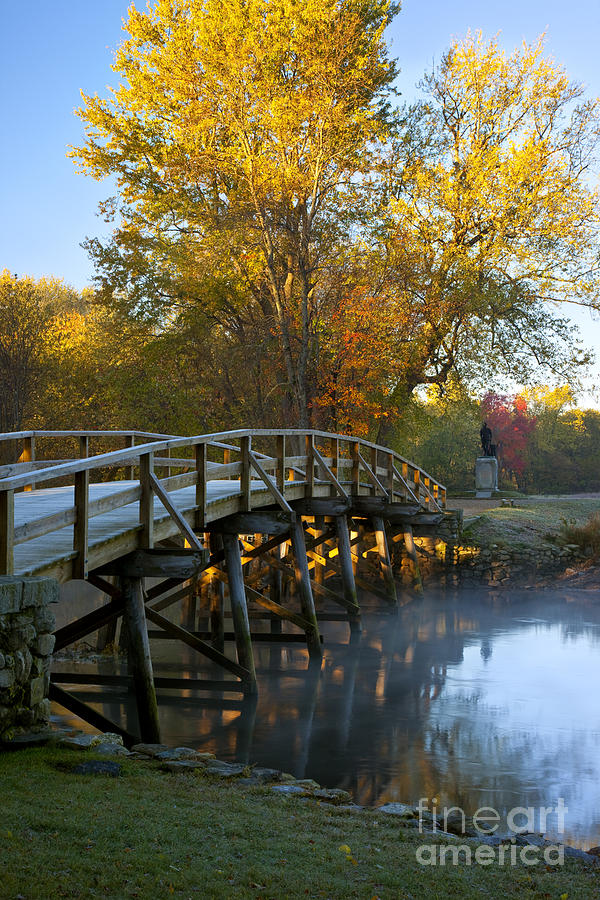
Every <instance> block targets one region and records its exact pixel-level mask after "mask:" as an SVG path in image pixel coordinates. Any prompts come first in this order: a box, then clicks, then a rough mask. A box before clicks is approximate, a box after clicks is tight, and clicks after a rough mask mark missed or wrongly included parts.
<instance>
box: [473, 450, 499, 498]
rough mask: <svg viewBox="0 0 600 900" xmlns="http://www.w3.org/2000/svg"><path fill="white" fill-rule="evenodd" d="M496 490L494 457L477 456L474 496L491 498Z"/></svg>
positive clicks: (496, 463)
mask: <svg viewBox="0 0 600 900" xmlns="http://www.w3.org/2000/svg"><path fill="white" fill-rule="evenodd" d="M497 490H498V460H497V459H496V457H495V456H478V457H477V459H476V461H475V496H476V497H491V496H492V492H493V491H497Z"/></svg>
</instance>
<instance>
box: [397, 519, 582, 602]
mask: <svg viewBox="0 0 600 900" xmlns="http://www.w3.org/2000/svg"><path fill="white" fill-rule="evenodd" d="M460 512H461V511H460V510H457V511H456V513H454V514H450V515H448V514H447V515H446V516H445V517H444V521H443V522H442V523H441V524H440V525H439V526H435V527H434V528H432V529H428V530H427V531H425V529H422V530H421V533H419V531H418V530H417V529H416V528H415V535H414V537H415V545H416V547H417V553H418V559H419V568H420V570H421V576H422V578H423V581H424V582H426V583H430V584H434V583H437V584H439V585H440V586H442V585H459V584H469V583H474V584H486V585H489V586H491V587H495V586H497V585H500V584H506V583H508V582H514V583H517V582H518V583H523V584H525V583H533V582H535V581H536V580H537V579H538V578H539V577H540V576H542V575H549V574H552V573H554V572H561V571H564V570H565V569H566V568H568V567H569V566H570V565H572V564H573V563H575V562H577V561H578V560H581V559H582V558H583V554H582V553H581V550H580V548H579V547H577V546H576V545H575V544H566V545H565V546H562V547H561V546H556V545H553V544H548V545H547V546H545V547H543V548H542V549H539V548H537V549H535V550H531V549H529V548H526V547H514V548H512V549H507V548H505V547H500V546H499V545H497V544H491V545H490V546H489V547H476V546H472V545H467V544H462V543H461V532H462V516H461V515H460ZM393 548H394V549H393V562H394V570H395V573H396V577H397V579H398V580H399V581H400V582H402V583H403V584H405V585H407V586H410V585H411V584H412V583H413V570H412V563H411V560H410V558H409V557H408V556H407V554H406V551H405V548H404V544H403V542H402V541H401V540H400V541H397V542H396V543H394V545H393Z"/></svg>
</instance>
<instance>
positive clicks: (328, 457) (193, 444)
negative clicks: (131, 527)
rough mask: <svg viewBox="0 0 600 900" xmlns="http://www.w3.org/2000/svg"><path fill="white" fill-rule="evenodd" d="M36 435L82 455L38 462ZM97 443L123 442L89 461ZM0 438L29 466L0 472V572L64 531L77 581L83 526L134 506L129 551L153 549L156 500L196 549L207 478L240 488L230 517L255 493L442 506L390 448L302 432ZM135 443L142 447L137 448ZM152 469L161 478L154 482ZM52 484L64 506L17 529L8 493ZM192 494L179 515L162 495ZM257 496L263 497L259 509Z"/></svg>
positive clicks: (82, 566) (423, 476)
mask: <svg viewBox="0 0 600 900" xmlns="http://www.w3.org/2000/svg"><path fill="white" fill-rule="evenodd" d="M41 437H43V438H46V439H52V438H60V439H65V438H69V439H76V440H78V441H79V442H80V443H79V446H80V454H81V455H80V457H79V458H77V459H69V460H42V461H37V460H36V459H35V454H34V449H33V448H35V441H36V439H38V438H41ZM99 437H100V438H102V439H107V438H113V439H118V440H124V441H125V443H126V446H125V447H124V448H122V449H119V450H114V451H110V452H105V453H99V454H96V455H89V448H90V443H89V442H90V440H92V439H96V438H99ZM2 440H13V441H15V440H22V441H23V442H24V450H27V448H29V458H24V459H23V458H22V459H21V460H20V462H17V463H15V464H12V465H9V466H3V467H0V574H11V573H12V572H13V570H14V549H15V547H17V546H19V545H20V544H25V543H28V542H31V541H34V540H36V539H37V538H40V537H43V536H44V535H46V534H49V533H51V532H54V531H57V530H59V529H62V528H67V527H72V529H73V551H72V554H71V566H72V569H71V575H70V577H73V578H85V577H86V575H87V571H88V565H89V563H90V559H89V547H88V527H89V522H90V520H91V519H92V518H94V517H96V516H100V515H102V514H104V513H107V512H110V511H113V510H116V509H119V508H121V507H124V506H128V505H130V504H132V503H138V504H139V524H138V526H137V529H136V545H137V546H138V547H152V546H153V544H154V540H155V533H154V532H155V529H154V519H155V515H154V498H155V497H157V498H158V499H159V500H160V501H161V503H162V505H163V506H164V508H165V510H166V511H167V513H168V516H169V517H170V518H171V520H172V522H171V525H172V526H174V527H175V530H178V531H180V532H181V533H182V534H183V535H184V536H185V537H186V539H188V540H189V541H190V542H191V543H192V545H193V544H194V541H195V542H196V544H197V543H198V538H197V537H195V534H197V533H198V532H202V530H203V526H204V525H205V524H206V523H207V521H208V520H209V518H210V510H209V508H208V506H209V497H208V485H209V483H210V482H211V481H215V480H220V481H223V480H225V481H235V482H238V484H237V485H236V487H235V488H234V490H233V491H232V495H233V497H234V501H235V502H234V504H233V505H234V507H235V510H234V511H236V512H248V511H249V510H251V509H252V505H253V495H254V496H255V497H256V496H257V494H258V493H259V492H260V491H262V492H263V499H261V501H260V504H261V505H264V504H265V502H272V503H274V504H276V505H278V506H279V507H280V508H282V509H288V510H289V509H291V507H290V505H289V500H290V499H297V498H298V497H315V496H318V497H323V496H336V495H337V496H340V497H345V498H350V497H351V496H353V495H367V496H380V497H385V498H387V500H388V501H390V502H396V503H398V502H400V503H408V504H412V505H416V506H417V507H419V508H422V509H424V510H439V509H443V508H444V507H445V504H446V491H445V488H444V487H443V485H441V484H439V483H438V482H437V481H436V480H435V479H434V478H432V477H431V476H430V475H428V474H427V473H426V472H424V471H423V470H422V469H421V468H419V467H418V466H416V465H415V464H414V463H411V462H410V461H409V460H406V459H404V458H403V457H401V456H400V455H399V454H397V453H395V452H394V451H392V450H390V449H389V448H386V447H381V446H378V445H377V444H374V443H371V442H369V441H365V440H363V439H362V438H357V437H353V436H349V435H340V434H330V433H327V432H321V431H314V430H309V431H307V430H301V429H285V430H268V429H252V430H235V431H226V432H220V433H214V434H208V435H196V436H193V437H174V436H164V435H158V434H153V433H147V432H133V431H132V432H91V431H90V432H47V431H45V432H33V431H32V432H19V433H15V434H10V435H0V441H2ZM138 440H142V441H143V443H140V444H136V441H138ZM259 448H260V449H259ZM22 455H23V454H22ZM107 471H108V472H110V474H111V481H112V480H114V479H115V478H116V476H117V474H118V475H120V476H121V479H122V483H121V484H119V485H118V486H117V485H116V484H115V490H114V491H113V492H111V493H109V494H103V495H102V496H101V497H99V498H98V499H95V500H90V490H89V485H90V479H91V478H94V480H102V479H103V475H104V474H105V473H106V472H107ZM157 471H160V472H161V473H162V477H161V478H158V477H157V475H156V472H157ZM57 484H59V485H61V486H63V487H64V486H70V487H72V489H73V503H72V505H70V506H69V507H68V508H67V509H63V510H62V511H61V512H58V513H52V514H49V515H43V516H38V517H37V518H34V519H30V520H28V521H27V522H25V523H22V524H20V525H19V526H18V527H15V521H14V509H15V492H18V491H23V490H36V489H41V488H44V487H49V486H52V485H57ZM190 486H193V487H194V503H193V508H192V509H189V510H187V509H186V511H185V513H182V512H180V511H179V510H178V509H177V508H176V506H175V505H174V503H172V502H171V499H170V495H171V494H172V493H173V492H174V491H176V490H179V489H181V488H185V487H190ZM264 492H268V498H267V500H266V501H265V499H264V497H265V494H264ZM230 506H231V504H230ZM160 539H162V537H160V536H159V540H160ZM117 549H118V548H117V547H116V548H115V550H117ZM91 561H92V562H93V560H91Z"/></svg>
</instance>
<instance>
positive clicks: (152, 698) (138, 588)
mask: <svg viewBox="0 0 600 900" xmlns="http://www.w3.org/2000/svg"><path fill="white" fill-rule="evenodd" d="M119 587H120V589H121V594H122V596H123V599H124V601H125V614H124V615H125V621H126V623H127V632H128V664H129V665H130V667H131V671H130V674H131V675H132V677H133V684H134V689H135V696H136V703H137V712H138V719H139V725H140V737H141V739H142V741H145V742H147V743H155V744H158V743H160V725H159V721H158V703H157V701H156V690H155V688H154V674H153V671H152V657H151V655H150V642H149V640H148V627H147V624H146V611H145V606H144V591H143V579H142V578H137V577H131V576H127V575H121V576H119Z"/></svg>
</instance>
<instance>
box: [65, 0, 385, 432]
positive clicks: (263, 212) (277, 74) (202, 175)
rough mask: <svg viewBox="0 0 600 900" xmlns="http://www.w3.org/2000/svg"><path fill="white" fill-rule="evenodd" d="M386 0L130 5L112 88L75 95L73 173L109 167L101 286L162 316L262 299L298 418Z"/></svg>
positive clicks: (356, 158)
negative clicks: (77, 121)
mask: <svg viewBox="0 0 600 900" xmlns="http://www.w3.org/2000/svg"><path fill="white" fill-rule="evenodd" d="M395 11H396V7H395V6H394V5H393V4H392V3H390V0H158V2H156V3H155V4H154V5H153V6H149V8H148V10H147V12H139V11H138V10H137V9H136V8H135V7H134V6H133V5H132V6H131V7H130V9H129V18H128V20H127V23H126V29H127V31H128V33H129V37H128V38H127V40H125V41H124V43H123V44H122V46H121V47H120V49H119V50H118V52H117V55H116V60H115V64H114V67H113V68H114V70H115V71H116V72H117V73H118V74H119V75H120V77H121V84H120V86H119V87H118V88H117V89H115V90H113V91H111V95H110V99H109V100H103V99H100V98H99V97H97V96H96V97H84V106H83V108H82V109H81V110H80V111H79V114H80V116H81V118H82V120H83V121H84V122H85V124H86V129H87V141H86V143H85V144H84V146H82V147H80V148H78V149H76V150H75V151H74V153H73V155H74V156H75V157H76V158H77V159H78V160H79V163H80V166H81V169H82V170H83V171H84V172H86V173H88V174H90V175H92V176H94V177H96V178H102V177H104V176H107V175H112V176H114V177H115V178H116V182H117V190H118V197H117V198H113V199H112V200H110V201H108V202H107V204H105V206H104V207H103V210H104V212H105V214H107V215H108V216H109V217H117V216H118V217H119V224H118V226H117V228H116V230H115V233H114V237H113V240H112V242H111V243H110V244H109V245H107V246H102V245H101V244H100V242H99V241H95V240H94V241H91V242H89V248H90V251H91V253H92V255H93V257H94V258H95V260H96V263H97V265H98V268H99V270H100V272H101V274H102V279H103V285H104V289H105V293H107V294H108V295H110V296H111V297H112V298H113V299H115V298H116V299H120V300H121V301H124V303H125V306H126V307H128V308H129V309H130V310H131V311H133V312H135V313H137V314H140V313H141V314H143V313H149V314H153V315H157V316H158V317H159V318H160V319H161V320H162V321H165V320H167V321H168V319H169V316H172V315H173V314H174V310H179V309H180V308H181V306H182V305H185V304H188V303H190V302H191V303H194V304H196V305H197V306H199V307H200V308H201V309H202V310H203V311H204V312H205V313H208V314H211V315H218V316H221V315H223V316H224V317H225V318H227V317H231V316H234V315H236V314H237V313H238V312H239V310H240V308H241V307H243V306H245V307H247V306H248V305H249V304H251V305H253V306H255V307H256V309H257V310H258V311H260V314H261V316H262V317H263V318H264V319H265V320H266V322H267V323H268V326H269V328H270V330H271V332H272V333H273V335H274V337H275V340H276V346H277V348H278V355H279V362H278V364H277V368H279V369H281V371H282V373H283V377H282V378H279V377H278V378H277V379H276V380H275V384H281V385H282V387H283V390H282V391H281V392H280V405H281V393H283V397H284V399H285V400H286V401H287V408H286V409H284V414H285V417H286V418H287V419H288V421H291V420H296V421H299V422H300V423H301V424H307V422H308V418H309V409H310V402H311V386H312V385H313V384H314V377H313V374H312V370H313V369H314V367H315V365H316V346H317V341H316V338H315V333H316V331H317V330H318V321H319V314H320V305H321V303H322V296H321V278H322V272H323V269H324V268H325V266H326V263H327V262H328V261H330V260H331V258H332V256H335V252H336V248H337V247H339V243H340V240H341V236H342V235H343V234H344V233H346V232H347V228H348V226H349V222H350V220H351V218H352V215H351V213H352V210H353V204H354V205H355V197H354V195H355V185H356V183H357V181H358V180H359V178H360V176H361V175H362V174H363V173H365V172H366V171H367V170H368V168H369V165H370V152H369V150H370V148H371V146H372V145H373V144H374V142H376V141H377V140H378V139H380V138H381V137H382V136H383V135H384V134H385V129H386V125H387V121H388V118H389V110H388V105H387V95H388V92H389V88H390V85H391V82H392V81H393V79H394V77H395V74H396V72H395V67H394V64H393V63H392V62H391V61H390V60H389V58H388V55H387V49H386V45H385V43H384V39H383V32H384V29H385V27H386V25H387V24H388V22H389V21H390V19H391V17H392V16H393V15H394V14H395Z"/></svg>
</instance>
